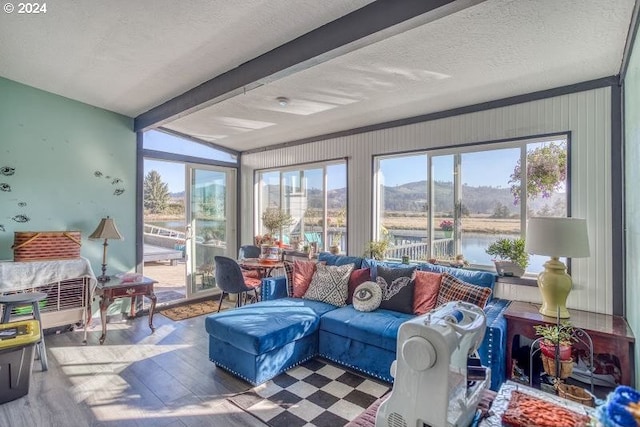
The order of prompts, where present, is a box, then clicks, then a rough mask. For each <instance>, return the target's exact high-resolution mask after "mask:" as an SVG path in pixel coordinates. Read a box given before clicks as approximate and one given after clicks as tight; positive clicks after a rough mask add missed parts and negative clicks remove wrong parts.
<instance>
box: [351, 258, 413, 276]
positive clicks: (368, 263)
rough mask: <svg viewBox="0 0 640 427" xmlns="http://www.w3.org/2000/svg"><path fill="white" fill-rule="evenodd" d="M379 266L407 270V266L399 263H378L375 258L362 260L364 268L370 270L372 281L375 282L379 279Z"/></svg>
mask: <svg viewBox="0 0 640 427" xmlns="http://www.w3.org/2000/svg"><path fill="white" fill-rule="evenodd" d="M378 266H381V267H387V268H398V267H400V268H405V267H407V264H402V263H400V262H397V261H378V260H377V259H373V258H365V259H363V260H362V268H368V269H370V270H371V271H370V273H371V280H373V281H375V280H376V279H377V278H378Z"/></svg>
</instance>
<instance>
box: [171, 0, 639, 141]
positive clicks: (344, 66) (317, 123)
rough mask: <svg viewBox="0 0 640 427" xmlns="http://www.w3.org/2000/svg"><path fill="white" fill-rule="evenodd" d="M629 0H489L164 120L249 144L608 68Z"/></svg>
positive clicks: (615, 63)
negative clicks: (284, 102) (285, 101)
mask: <svg viewBox="0 0 640 427" xmlns="http://www.w3.org/2000/svg"><path fill="white" fill-rule="evenodd" d="M632 9H633V1H632V0H617V1H607V2H602V1H599V0H563V1H561V2H558V1H556V0H513V1H504V0H490V1H487V2H484V3H481V4H479V5H476V6H474V7H471V8H468V9H465V10H462V11H460V12H457V13H455V14H452V15H449V16H447V17H445V18H442V19H440V20H437V21H435V22H432V23H430V24H427V25H424V26H421V27H419V28H416V29H413V30H410V31H407V32H405V33H402V34H399V35H396V36H394V37H391V38H388V39H386V40H384V41H381V42H378V43H376V44H373V45H370V46H367V47H364V48H362V49H360V50H357V51H355V52H352V53H349V54H346V55H344V56H341V57H338V58H336V59H333V60H331V61H329V62H326V63H323V64H320V65H318V66H315V67H313V68H310V69H307V70H304V71H301V72H299V73H297V74H294V75H292V76H289V77H286V78H283V79H281V80H278V81H275V82H273V83H270V84H268V85H265V86H262V87H260V88H257V89H255V90H252V91H250V92H248V93H246V94H245V95H240V96H237V97H235V98H232V99H229V100H227V101H224V102H221V103H220V104H216V105H213V106H211V107H208V108H206V109H203V110H201V111H199V112H196V113H193V114H191V115H189V116H187V117H184V118H181V119H178V120H176V121H174V122H172V123H169V124H168V125H165V126H166V127H168V128H170V129H174V130H177V131H180V132H183V133H188V134H191V135H197V136H198V137H200V138H202V139H205V140H209V141H214V142H215V143H217V144H220V145H225V146H228V147H229V148H234V149H236V150H247V149H253V148H258V147H263V146H268V145H271V144H276V143H279V142H286V141H291V140H295V139H300V138H305V137H312V136H316V135H321V134H327V133H330V132H336V131H340V130H348V129H353V128H357V127H361V126H366V125H370V124H376V123H380V122H385V121H389V120H394V119H401V118H406V117H412V116H416V115H421V114H426V113H430V112H435V111H442V110H447V109H451V108H455V107H461V106H465V105H472V104H475V103H480V102H485V101H489V100H495V99H500V98H504V97H509V96H514V95H519V94H524V93H529V92H534V91H538V90H543V89H549V88H553V87H558V86H563V85H567V84H572V83H577V82H582V81H587V80H591V79H595V78H599V77H605V76H611V75H615V74H617V73H618V72H619V69H620V64H621V60H622V53H623V50H624V44H625V38H626V35H627V31H628V27H629V22H630V19H631V12H632ZM278 96H286V97H288V98H290V99H291V102H290V104H289V106H287V107H285V108H282V107H280V106H279V105H278V104H277V102H276V100H275V99H276V97H278ZM242 120H246V121H247V125H246V126H245V125H239V126H230V125H229V123H237V122H238V121H242ZM254 120H257V121H259V126H258V125H256V124H252V121H254Z"/></svg>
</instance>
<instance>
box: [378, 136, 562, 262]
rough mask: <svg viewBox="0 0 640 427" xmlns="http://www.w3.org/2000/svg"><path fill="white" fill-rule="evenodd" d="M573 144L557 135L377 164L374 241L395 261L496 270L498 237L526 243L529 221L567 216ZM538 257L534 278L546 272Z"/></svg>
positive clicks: (411, 155)
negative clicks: (460, 259)
mask: <svg viewBox="0 0 640 427" xmlns="http://www.w3.org/2000/svg"><path fill="white" fill-rule="evenodd" d="M568 164H569V163H568V139H567V137H566V136H564V135H563V136H555V137H549V138H543V139H531V140H520V141H510V142H502V143H496V144H485V145H477V146H469V147H464V148H455V149H443V150H432V151H428V152H421V153H409V154H399V155H398V154H397V155H391V156H378V157H376V158H375V168H376V170H375V187H376V192H375V198H376V199H375V200H376V203H375V206H376V209H375V210H376V212H375V213H374V218H375V221H374V225H375V227H376V230H374V235H376V236H378V239H381V238H387V239H390V240H391V243H392V246H391V247H390V249H389V250H388V252H387V257H388V258H400V257H402V256H405V255H406V256H409V257H410V258H411V259H415V260H427V259H434V258H435V259H438V260H441V261H449V260H451V261H453V260H454V259H455V257H456V256H457V255H459V254H461V255H463V256H464V258H465V260H467V262H469V263H470V264H471V265H475V266H493V262H492V257H491V256H490V255H488V254H487V253H486V252H485V251H486V249H487V247H488V246H489V245H490V244H491V243H492V242H494V241H496V240H497V239H499V238H519V237H522V238H526V236H525V233H526V224H527V219H528V218H530V217H533V216H559V217H563V216H567V215H568V214H569V211H568V203H567V201H568V182H567V176H568V173H567V168H568ZM545 261H546V257H542V256H531V259H530V263H529V267H528V268H527V271H528V272H530V273H535V272H539V271H542V270H543V267H542V265H543V263H544V262H545Z"/></svg>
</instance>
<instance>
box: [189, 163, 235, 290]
mask: <svg viewBox="0 0 640 427" xmlns="http://www.w3.org/2000/svg"><path fill="white" fill-rule="evenodd" d="M187 177H188V182H189V183H190V185H189V186H188V196H187V197H188V213H187V217H188V218H189V221H188V224H187V238H188V242H189V243H188V245H187V246H188V253H187V258H188V260H189V262H188V269H189V271H188V277H189V284H190V286H189V288H188V294H189V296H193V295H196V294H207V293H213V292H215V291H217V286H216V283H215V262H214V257H215V256H217V255H223V256H228V257H231V258H235V256H236V252H237V248H236V246H237V243H236V242H237V238H236V197H235V188H236V171H235V169H232V168H221V167H213V166H210V167H203V166H197V167H196V166H189V167H188V170H187Z"/></svg>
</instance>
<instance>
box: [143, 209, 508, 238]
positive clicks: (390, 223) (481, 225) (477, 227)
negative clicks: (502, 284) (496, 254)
mask: <svg viewBox="0 0 640 427" xmlns="http://www.w3.org/2000/svg"><path fill="white" fill-rule="evenodd" d="M394 214H395V215H401V214H402V213H401V212H397V213H395V212H394ZM405 214H409V215H411V216H395V215H394V216H387V217H385V218H384V220H383V222H382V223H383V225H384V227H386V228H387V229H390V230H407V231H408V230H416V231H425V232H426V231H427V227H426V221H427V217H426V216H425V215H416V214H415V213H414V212H406V213H405ZM450 219H451V218H447V217H436V218H434V224H435V229H436V230H440V228H439V224H440V222H442V221H443V220H450ZM144 220H145V221H146V222H162V221H184V220H185V218H184V216H183V215H167V214H153V215H149V214H145V216H144ZM311 221H314V220H313V219H312V220H311ZM316 223H317V221H316ZM462 230H463V231H465V232H469V233H482V234H520V219H519V218H508V219H504V218H491V217H488V216H475V217H474V216H469V217H464V218H462Z"/></svg>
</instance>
